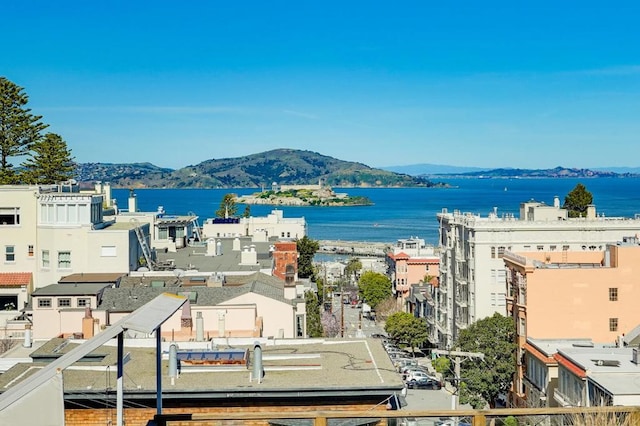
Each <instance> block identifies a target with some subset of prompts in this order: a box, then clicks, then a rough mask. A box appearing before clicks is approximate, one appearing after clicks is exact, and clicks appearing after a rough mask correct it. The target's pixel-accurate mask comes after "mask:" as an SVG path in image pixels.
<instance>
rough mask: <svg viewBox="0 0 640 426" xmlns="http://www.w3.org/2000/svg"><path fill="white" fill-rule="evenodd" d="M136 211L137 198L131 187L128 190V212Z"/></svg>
mask: <svg viewBox="0 0 640 426" xmlns="http://www.w3.org/2000/svg"><path fill="white" fill-rule="evenodd" d="M137 211H138V200H137V199H136V194H135V193H134V192H133V189H132V190H130V191H129V212H131V213H135V212H137Z"/></svg>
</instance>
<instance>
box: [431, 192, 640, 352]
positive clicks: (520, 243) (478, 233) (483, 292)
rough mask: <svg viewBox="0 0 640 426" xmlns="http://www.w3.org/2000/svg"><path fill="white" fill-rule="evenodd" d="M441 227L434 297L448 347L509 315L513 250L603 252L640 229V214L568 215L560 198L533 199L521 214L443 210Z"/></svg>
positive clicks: (439, 334)
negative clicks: (464, 333) (496, 316)
mask: <svg viewBox="0 0 640 426" xmlns="http://www.w3.org/2000/svg"><path fill="white" fill-rule="evenodd" d="M437 219H438V222H439V228H440V241H439V245H440V282H439V286H438V289H437V292H436V297H435V298H434V300H433V302H432V303H433V304H434V310H433V312H434V318H433V319H432V321H433V322H434V323H435V333H434V334H435V335H434V336H432V337H433V339H434V340H435V341H437V343H438V344H439V345H440V346H441V347H446V348H449V347H450V346H451V345H452V344H453V341H454V340H455V339H456V337H457V335H458V333H459V331H460V330H461V329H464V328H466V327H467V326H468V325H469V324H471V323H473V322H475V321H476V320H479V319H482V318H485V317H488V316H491V315H493V313H494V312H498V313H500V314H502V315H505V314H506V269H505V265H504V261H503V259H502V257H503V255H504V253H505V252H506V251H510V252H544V253H551V252H568V251H595V250H598V251H602V250H604V248H605V246H606V244H607V243H616V242H617V241H620V240H622V239H623V237H626V236H633V235H636V234H637V233H638V232H640V219H638V218H634V219H630V218H614V217H604V216H602V215H600V216H599V215H597V213H596V209H595V206H590V207H589V209H588V212H587V217H584V218H568V215H567V211H566V210H565V209H562V208H560V201H559V199H558V198H557V197H556V198H555V200H554V203H553V205H552V206H549V205H546V204H544V203H540V202H535V201H529V202H525V203H522V204H521V205H520V217H519V218H517V217H515V216H514V215H504V216H500V215H499V214H498V212H497V211H494V212H491V213H490V214H489V215H488V216H485V217H482V216H480V215H477V214H473V213H463V212H460V211H457V210H455V211H453V212H448V211H447V209H443V211H442V213H439V214H438V215H437Z"/></svg>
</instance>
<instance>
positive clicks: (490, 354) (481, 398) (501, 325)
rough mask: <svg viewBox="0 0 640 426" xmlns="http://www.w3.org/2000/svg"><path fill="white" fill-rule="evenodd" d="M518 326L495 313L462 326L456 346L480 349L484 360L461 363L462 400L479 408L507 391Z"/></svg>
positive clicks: (513, 359) (512, 370)
mask: <svg viewBox="0 0 640 426" xmlns="http://www.w3.org/2000/svg"><path fill="white" fill-rule="evenodd" d="M514 339H515V326H514V322H513V319H512V318H510V317H504V316H502V315H500V314H498V313H495V314H494V315H493V316H491V317H487V318H484V319H482V320H479V321H477V322H475V323H473V324H472V325H470V326H469V327H468V328H466V329H464V330H462V331H461V332H460V335H459V336H458V340H457V341H456V343H455V344H454V347H459V348H460V349H461V350H463V351H466V352H480V353H483V354H484V360H477V359H473V360H469V361H465V362H463V363H462V365H461V369H460V372H461V378H462V383H461V386H460V402H461V403H463V404H465V403H468V404H471V406H472V407H473V408H475V409H480V408H484V407H485V405H486V404H489V406H490V407H493V406H494V401H495V400H496V398H498V396H499V395H500V394H501V393H507V392H508V390H509V388H510V386H511V381H512V380H513V374H514V373H515V368H516V349H517V348H516V344H515V340H514Z"/></svg>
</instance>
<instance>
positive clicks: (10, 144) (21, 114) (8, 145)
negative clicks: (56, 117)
mask: <svg viewBox="0 0 640 426" xmlns="http://www.w3.org/2000/svg"><path fill="white" fill-rule="evenodd" d="M28 101H29V97H28V96H27V94H26V93H25V92H24V89H23V88H22V87H20V86H18V85H16V84H15V83H13V82H11V81H9V80H8V79H7V78H6V77H0V185H2V184H5V185H6V184H12V183H17V175H16V172H15V170H14V169H13V166H12V164H11V163H10V162H9V159H10V158H11V157H19V156H22V155H25V154H28V153H29V151H30V150H31V147H32V146H33V144H34V143H35V142H37V141H38V140H39V139H40V138H41V135H40V132H41V131H42V130H44V129H45V128H46V127H47V125H46V124H44V123H41V122H40V119H41V118H42V116H39V115H33V114H31V110H30V109H29V108H27V107H26V104H27V102H28Z"/></svg>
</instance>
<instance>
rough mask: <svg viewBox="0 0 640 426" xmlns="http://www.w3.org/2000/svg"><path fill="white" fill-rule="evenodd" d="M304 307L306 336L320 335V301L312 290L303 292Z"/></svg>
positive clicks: (321, 332)
mask: <svg viewBox="0 0 640 426" xmlns="http://www.w3.org/2000/svg"><path fill="white" fill-rule="evenodd" d="M304 302H305V309H306V312H307V330H306V331H307V336H309V337H322V335H323V333H324V330H323V329H322V321H321V317H320V301H319V300H318V296H317V295H316V294H315V293H314V292H313V291H307V292H306V293H305V294H304Z"/></svg>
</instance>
